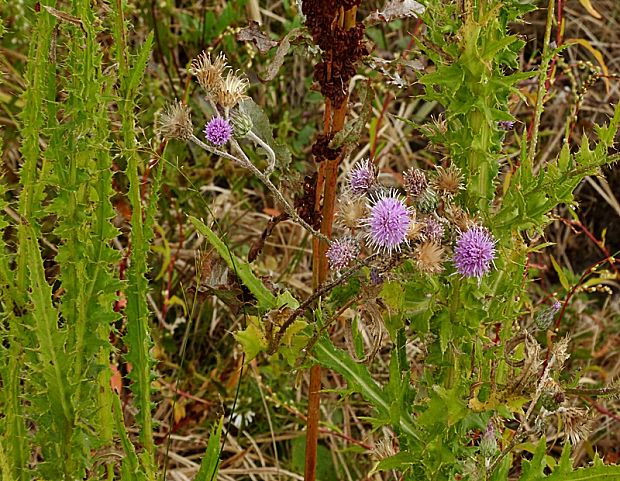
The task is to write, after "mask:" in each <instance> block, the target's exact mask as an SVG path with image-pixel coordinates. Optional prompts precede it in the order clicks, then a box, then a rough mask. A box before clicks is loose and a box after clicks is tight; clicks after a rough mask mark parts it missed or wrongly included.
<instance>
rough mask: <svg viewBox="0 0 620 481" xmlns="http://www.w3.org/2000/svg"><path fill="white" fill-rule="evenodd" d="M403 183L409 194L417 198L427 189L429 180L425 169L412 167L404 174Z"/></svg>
mask: <svg viewBox="0 0 620 481" xmlns="http://www.w3.org/2000/svg"><path fill="white" fill-rule="evenodd" d="M403 185H404V186H405V190H406V191H407V195H409V196H410V197H411V198H413V199H415V198H417V197H419V196H420V195H421V194H422V193H423V192H424V191H425V190H426V187H427V186H428V180H427V179H426V174H425V173H424V171H423V170H420V169H414V168H411V169H409V170H407V171H406V172H405V173H404V174H403Z"/></svg>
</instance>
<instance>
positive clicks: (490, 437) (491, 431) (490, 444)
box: [480, 421, 498, 458]
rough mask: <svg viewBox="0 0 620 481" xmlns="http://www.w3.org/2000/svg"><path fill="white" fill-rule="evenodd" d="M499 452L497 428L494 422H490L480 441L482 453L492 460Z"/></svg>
mask: <svg viewBox="0 0 620 481" xmlns="http://www.w3.org/2000/svg"><path fill="white" fill-rule="evenodd" d="M497 451H498V447H497V439H496V434H495V426H493V421H489V423H488V424H487V427H486V429H485V431H484V435H483V436H482V440H481V441H480V452H481V453H482V455H483V456H484V457H485V458H490V457H491V456H493V455H495V454H496V453H497Z"/></svg>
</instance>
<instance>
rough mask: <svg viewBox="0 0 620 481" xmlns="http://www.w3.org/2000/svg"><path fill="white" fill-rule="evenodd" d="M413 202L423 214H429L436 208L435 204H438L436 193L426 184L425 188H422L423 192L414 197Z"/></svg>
mask: <svg viewBox="0 0 620 481" xmlns="http://www.w3.org/2000/svg"><path fill="white" fill-rule="evenodd" d="M414 202H415V206H416V207H417V209H418V210H419V211H420V212H422V213H424V214H430V213H432V212H435V210H437V206H438V205H439V198H438V197H437V193H436V192H435V191H434V190H433V188H432V187H431V186H428V187H427V188H426V189H424V192H422V193H421V194H420V195H419V196H418V197H417V198H416V199H415V201H414Z"/></svg>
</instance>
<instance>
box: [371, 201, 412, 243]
mask: <svg viewBox="0 0 620 481" xmlns="http://www.w3.org/2000/svg"><path fill="white" fill-rule="evenodd" d="M369 209H370V216H369V217H368V218H367V219H365V221H364V223H365V225H366V226H367V227H368V228H369V229H370V231H369V232H368V234H367V236H366V238H367V239H368V243H369V244H370V246H371V247H372V248H374V249H375V250H377V251H382V252H386V253H388V254H391V253H392V251H394V250H397V251H398V250H400V246H401V244H403V243H404V242H406V241H407V231H408V230H409V225H410V224H411V217H410V216H411V212H410V209H409V208H408V207H407V205H406V204H405V202H404V201H403V200H402V199H401V198H400V197H399V195H398V193H397V192H396V191H394V190H391V191H388V192H384V193H382V194H380V195H379V196H378V197H377V198H376V199H374V200H372V201H371V204H370V205H369Z"/></svg>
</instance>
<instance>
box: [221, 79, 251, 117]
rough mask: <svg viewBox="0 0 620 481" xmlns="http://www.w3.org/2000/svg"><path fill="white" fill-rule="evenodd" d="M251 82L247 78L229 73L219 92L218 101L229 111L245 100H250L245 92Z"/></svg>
mask: <svg viewBox="0 0 620 481" xmlns="http://www.w3.org/2000/svg"><path fill="white" fill-rule="evenodd" d="M249 85H250V82H249V81H248V79H247V78H245V77H240V76H238V75H237V74H236V73H235V72H228V75H226V79H225V80H224V83H223V84H222V86H221V88H220V89H219V91H218V92H217V94H216V95H217V96H216V101H217V103H218V104H220V105H221V106H222V107H224V109H226V110H229V109H231V108H232V107H234V106H235V105H237V104H238V103H239V102H240V101H242V100H243V99H246V98H248V96H247V95H245V91H246V90H247V89H248V87H249Z"/></svg>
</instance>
